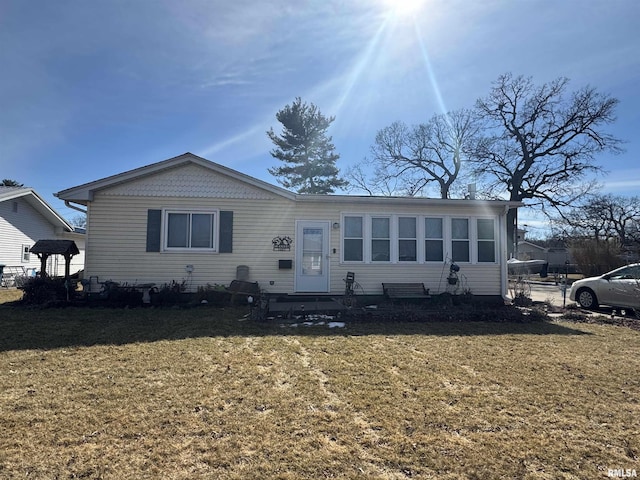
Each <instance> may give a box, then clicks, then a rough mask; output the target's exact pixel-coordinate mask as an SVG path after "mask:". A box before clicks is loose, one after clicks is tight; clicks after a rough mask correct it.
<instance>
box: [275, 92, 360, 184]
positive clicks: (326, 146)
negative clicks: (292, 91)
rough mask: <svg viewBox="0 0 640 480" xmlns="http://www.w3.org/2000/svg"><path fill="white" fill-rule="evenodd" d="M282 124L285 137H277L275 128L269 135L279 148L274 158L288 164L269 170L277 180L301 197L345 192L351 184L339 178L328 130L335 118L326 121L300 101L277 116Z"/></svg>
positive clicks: (337, 156)
mask: <svg viewBox="0 0 640 480" xmlns="http://www.w3.org/2000/svg"><path fill="white" fill-rule="evenodd" d="M276 118H277V119H278V121H279V122H280V123H281V124H282V133H281V134H280V135H277V134H276V133H275V132H274V131H273V128H271V129H269V131H267V135H268V136H269V138H270V139H271V141H272V142H273V143H274V144H275V146H276V148H274V149H273V150H271V152H270V153H271V156H273V157H274V158H277V159H278V160H280V161H282V162H283V163H284V165H283V166H280V167H273V168H269V173H270V174H271V175H273V176H275V177H276V178H277V181H278V183H280V184H281V185H282V186H284V187H285V188H292V189H294V190H296V191H297V192H298V193H315V194H326V193H333V192H334V190H335V189H337V188H342V187H345V186H346V185H347V182H346V181H345V180H343V179H341V178H339V176H338V175H339V173H340V172H339V170H338V168H337V167H336V160H338V158H340V155H338V154H337V153H336V152H335V146H334V145H333V143H331V141H332V139H331V137H330V136H327V129H328V128H329V126H330V125H331V123H332V122H333V121H334V120H335V117H325V116H324V115H322V113H321V112H320V110H318V107H316V106H315V105H314V104H313V103H311V104H306V103H303V102H302V99H301V98H300V97H296V99H295V101H294V102H293V104H291V105H287V106H285V107H284V108H283V109H282V110H280V111H279V112H278V113H277V114H276Z"/></svg>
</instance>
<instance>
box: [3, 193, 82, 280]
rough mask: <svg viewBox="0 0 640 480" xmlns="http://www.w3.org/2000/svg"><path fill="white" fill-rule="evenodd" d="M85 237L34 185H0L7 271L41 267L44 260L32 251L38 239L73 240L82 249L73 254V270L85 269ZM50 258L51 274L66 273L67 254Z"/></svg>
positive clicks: (48, 269)
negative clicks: (38, 192)
mask: <svg viewBox="0 0 640 480" xmlns="http://www.w3.org/2000/svg"><path fill="white" fill-rule="evenodd" d="M84 239H85V235H84V231H78V230H76V229H75V228H74V227H73V225H71V224H70V223H69V222H67V221H66V220H65V219H64V218H63V217H62V216H61V215H60V214H59V213H58V212H56V211H55V210H54V209H53V207H51V205H49V204H48V203H47V202H46V201H44V200H43V199H42V197H41V196H40V195H38V194H37V193H36V191H35V190H34V189H32V188H29V187H6V186H0V265H5V275H7V273H8V272H9V273H16V272H17V270H20V272H22V271H24V272H26V273H32V272H35V271H39V270H40V267H41V265H40V260H39V259H38V256H37V255H36V254H34V253H32V252H31V247H33V246H34V245H35V243H36V242H37V241H38V240H73V241H74V242H75V244H76V246H77V247H78V250H79V251H80V253H79V254H78V255H76V256H74V257H73V260H72V263H71V273H75V272H77V271H78V270H82V269H83V268H84ZM48 262H49V263H48V264H47V273H48V274H49V275H64V271H65V261H64V258H62V257H61V256H58V255H52V256H51V257H49V259H48ZM11 269H13V270H15V271H16V272H12V271H11Z"/></svg>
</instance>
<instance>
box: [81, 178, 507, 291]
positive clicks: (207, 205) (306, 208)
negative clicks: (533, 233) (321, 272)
mask: <svg viewBox="0 0 640 480" xmlns="http://www.w3.org/2000/svg"><path fill="white" fill-rule="evenodd" d="M181 173H182V169H181V168H178V169H176V170H175V171H172V176H171V178H174V177H175V176H176V175H180V174H181ZM189 173H190V175H191V174H192V176H196V177H199V176H200V175H199V170H197V169H195V168H190V169H189ZM165 177H167V175H163V176H161V180H162V181H163V182H165V183H166V181H168V180H169V178H165ZM190 178H191V177H190ZM144 180H145V184H147V185H149V191H152V192H153V194H149V193H147V190H141V191H140V192H137V191H136V192H135V194H129V193H128V192H129V191H130V190H136V189H134V188H130V186H129V184H125V185H122V186H119V187H118V191H117V192H112V191H111V190H110V189H108V188H107V189H103V190H101V191H97V192H95V195H94V198H93V200H92V201H91V202H89V215H88V230H89V232H90V233H89V236H88V239H87V241H88V244H87V261H86V273H85V276H86V277H88V276H98V277H99V280H100V281H104V280H113V281H117V282H129V283H155V284H156V285H158V286H161V285H162V284H164V283H170V282H171V281H172V280H175V281H177V282H179V283H181V282H182V281H185V282H186V283H185V284H186V285H187V288H188V289H189V290H190V291H195V290H196V289H197V287H198V286H206V285H207V284H209V285H214V284H220V285H229V283H230V282H231V281H232V280H234V279H235V278H236V271H237V267H238V266H241V265H246V266H248V267H249V281H252V282H258V283H259V285H260V287H261V288H263V289H264V290H265V291H267V292H269V293H272V294H277V293H294V288H295V285H294V276H295V269H296V267H297V263H296V260H295V249H296V247H297V242H298V241H299V239H298V238H296V228H295V226H296V222H300V221H323V222H327V223H328V224H329V225H333V224H336V226H335V227H333V228H330V229H329V232H328V235H329V251H328V255H329V267H328V268H329V272H330V286H329V290H330V292H329V293H330V294H331V295H340V294H342V293H343V292H344V288H345V284H344V278H346V275H347V272H354V273H355V279H356V282H357V283H358V291H357V293H358V294H363V295H364V294H366V295H379V294H381V293H382V282H383V281H384V282H423V283H424V284H425V286H426V287H427V288H429V289H431V293H433V294H437V293H439V292H443V291H445V290H446V275H444V276H443V273H442V272H443V267H444V266H445V262H450V261H451V219H452V218H466V219H468V222H469V223H468V226H469V239H468V241H469V242H470V247H469V251H470V259H471V262H469V263H463V264H461V275H464V278H465V279H466V280H465V281H466V285H467V286H468V288H469V289H470V290H471V292H472V293H473V294H474V295H501V294H503V293H504V292H503V291H502V290H503V285H502V277H501V275H502V273H501V271H502V268H503V265H501V262H502V261H504V257H505V256H506V252H505V251H504V250H505V246H504V241H505V234H504V232H503V229H504V220H503V217H504V204H503V203H498V204H496V205H495V206H494V205H492V204H489V202H483V201H478V202H477V203H473V202H468V201H451V202H446V203H444V202H434V203H433V204H432V203H431V202H429V201H417V202H413V201H412V199H407V200H406V201H405V200H404V199H375V198H374V199H371V200H369V199H368V198H367V199H362V198H360V199H358V198H354V199H353V200H352V199H350V198H347V197H342V198H332V196H322V197H321V198H318V199H315V198H312V197H315V196H303V197H302V198H300V199H296V200H293V199H289V198H285V197H283V196H279V195H277V194H274V193H270V192H267V191H261V192H258V193H255V192H253V190H252V191H250V192H248V193H247V190H248V189H249V187H248V186H247V185H246V184H244V183H242V182H240V181H237V183H238V184H239V185H238V188H236V187H235V186H234V185H233V182H231V180H228V181H226V180H225V182H220V183H221V184H224V186H225V190H224V192H222V193H221V195H201V194H200V193H199V191H197V190H195V189H194V192H191V191H190V190H189V188H190V187H189V183H187V182H186V181H185V183H184V184H183V185H185V187H184V189H185V190H184V192H182V193H181V194H180V195H178V194H177V193H176V194H175V195H174V194H173V193H172V194H171V195H166V194H165V195H163V192H165V190H164V185H165V183H162V184H159V186H158V187H155V183H154V179H153V177H152V176H149V177H145V179H144ZM125 187H126V188H125ZM176 188H177V187H176ZM251 188H252V189H253V188H254V187H251ZM223 194H224V195H223ZM249 194H251V195H252V197H251V198H247V195H249ZM265 197H268V198H265ZM150 209H154V210H162V211H163V212H164V211H168V210H170V211H182V212H199V211H210V212H217V213H218V218H217V222H218V224H220V220H221V219H220V214H222V213H224V212H227V211H230V212H233V251H232V253H224V254H223V253H219V254H216V255H210V254H208V253H207V252H202V251H197V249H182V250H181V251H176V252H175V253H171V254H166V253H164V252H162V251H160V252H147V251H146V247H147V228H146V226H147V216H148V210H150ZM372 218H385V219H387V220H388V222H389V234H388V237H387V238H376V239H377V240H387V241H389V243H390V248H389V255H390V260H388V261H377V262H373V261H372V260H371V254H372V251H371V247H372V245H371V241H372V229H371V220H372ZM400 218H415V221H416V255H417V260H416V261H400V260H399V258H400V253H399V250H400V247H399V241H400V240H401V239H403V240H412V237H400V235H401V233H400V230H401V227H400V224H399V219H400ZM480 218H491V219H492V220H493V221H494V226H495V232H496V236H495V239H494V242H495V243H494V246H495V252H496V261H495V262H484V261H483V262H482V263H480V262H479V260H480V259H478V241H489V240H488V239H484V238H483V239H481V240H478V236H477V234H476V230H477V221H476V220H477V219H480ZM403 223H404V221H403ZM430 225H431V227H433V228H431V229H430ZM434 225H437V226H438V227H439V228H438V227H434ZM404 228H405V227H402V230H403V231H404ZM498 232H499V234H498ZM163 233H164V232H163ZM284 237H290V238H291V239H292V244H291V245H292V247H291V250H290V251H282V250H279V251H278V250H275V249H274V248H273V243H272V242H273V240H274V239H276V238H284ZM218 242H219V243H220V240H218ZM429 242H434V243H435V244H436V250H435V251H436V252H438V250H439V251H440V252H441V254H440V255H441V258H440V259H439V260H434V259H431V258H430V257H429V253H428V252H429V251H430V248H429ZM438 247H439V248H438ZM480 248H481V249H483V248H484V247H480ZM480 257H481V258H482V254H481V255H480ZM280 260H289V261H291V262H292V263H293V267H292V268H279V261H280ZM187 265H193V271H192V272H188V271H187V270H186V268H185V267H186V266H187ZM504 268H505V269H506V267H504Z"/></svg>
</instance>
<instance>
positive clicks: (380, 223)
mask: <svg viewBox="0 0 640 480" xmlns="http://www.w3.org/2000/svg"><path fill="white" fill-rule="evenodd" d="M371 236H372V237H373V238H389V219H388V218H372V219H371Z"/></svg>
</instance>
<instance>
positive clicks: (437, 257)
mask: <svg viewBox="0 0 640 480" xmlns="http://www.w3.org/2000/svg"><path fill="white" fill-rule="evenodd" d="M424 238H425V240H424V247H425V261H427V262H442V261H443V260H444V254H443V251H444V229H443V228H442V218H425V219H424Z"/></svg>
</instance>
